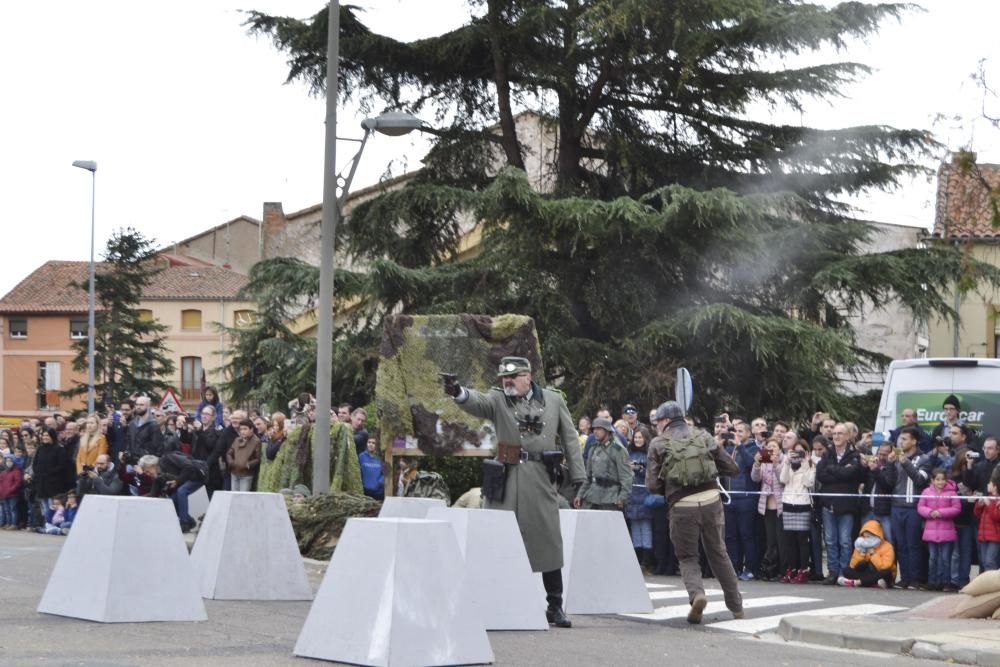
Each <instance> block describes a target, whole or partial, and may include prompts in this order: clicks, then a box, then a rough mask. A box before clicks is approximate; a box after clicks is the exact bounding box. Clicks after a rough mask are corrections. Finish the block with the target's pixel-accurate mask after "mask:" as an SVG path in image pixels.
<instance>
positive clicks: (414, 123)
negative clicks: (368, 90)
mask: <svg viewBox="0 0 1000 667" xmlns="http://www.w3.org/2000/svg"><path fill="white" fill-rule="evenodd" d="M361 127H363V128H364V129H365V130H368V131H369V132H371V131H375V132H380V133H382V134H385V135H388V136H390V137H401V136H403V135H404V134H409V133H410V132H412V131H413V130H419V129H421V128H422V127H424V121H422V120H420V119H419V118H417V117H416V116H414V115H412V114H408V113H406V112H404V111H388V112H386V113H384V114H382V115H380V116H375V118H365V119H364V120H363V121H361Z"/></svg>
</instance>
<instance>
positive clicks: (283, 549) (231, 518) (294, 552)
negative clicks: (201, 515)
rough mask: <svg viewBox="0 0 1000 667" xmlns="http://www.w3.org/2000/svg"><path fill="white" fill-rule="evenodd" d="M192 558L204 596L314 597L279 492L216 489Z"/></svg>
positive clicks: (220, 598)
mask: <svg viewBox="0 0 1000 667" xmlns="http://www.w3.org/2000/svg"><path fill="white" fill-rule="evenodd" d="M191 564H192V565H193V566H194V570H195V574H196V576H197V577H198V584H199V586H200V590H201V595H202V597H206V598H210V599H215V600H312V598H313V592H312V586H310V585H309V579H308V578H307V577H306V568H305V565H304V564H303V563H302V557H301V556H300V555H299V547H298V544H297V543H296V541H295V531H294V530H293V529H292V522H291V519H289V518H288V510H287V509H286V507H285V501H284V499H283V498H282V497H281V494H280V493H250V492H238V491H216V492H215V493H214V494H213V495H212V504H211V506H209V508H208V513H207V514H206V515H205V521H204V523H202V525H201V529H200V530H199V531H198V539H197V540H195V543H194V549H192V550H191Z"/></svg>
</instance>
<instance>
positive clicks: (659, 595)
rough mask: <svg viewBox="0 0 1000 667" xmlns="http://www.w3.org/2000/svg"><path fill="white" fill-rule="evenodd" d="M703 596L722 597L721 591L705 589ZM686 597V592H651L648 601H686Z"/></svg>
mask: <svg viewBox="0 0 1000 667" xmlns="http://www.w3.org/2000/svg"><path fill="white" fill-rule="evenodd" d="M705 595H722V589H719V588H706V589H705ZM687 596H688V592H687V591H653V592H652V593H650V594H649V599H650V600H652V601H654V602H655V601H657V600H676V599H681V600H687Z"/></svg>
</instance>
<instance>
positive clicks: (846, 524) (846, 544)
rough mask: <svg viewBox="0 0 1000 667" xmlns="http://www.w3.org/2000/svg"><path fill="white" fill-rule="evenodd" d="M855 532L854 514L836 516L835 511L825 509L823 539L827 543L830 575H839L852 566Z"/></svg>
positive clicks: (827, 562)
mask: <svg viewBox="0 0 1000 667" xmlns="http://www.w3.org/2000/svg"><path fill="white" fill-rule="evenodd" d="M853 532H854V515H853V514H834V513H833V510H830V509H827V508H825V507H824V508H823V538H824V540H825V541H826V569H827V570H828V574H831V575H832V574H837V575H839V574H840V573H841V571H843V569H844V568H845V567H847V566H849V565H850V564H851V554H853V553H854V544H853V542H852V540H851V534H852V533H853Z"/></svg>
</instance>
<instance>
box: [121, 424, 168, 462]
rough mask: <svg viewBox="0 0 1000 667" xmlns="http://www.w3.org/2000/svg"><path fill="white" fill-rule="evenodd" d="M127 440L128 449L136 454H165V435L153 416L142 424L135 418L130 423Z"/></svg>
mask: <svg viewBox="0 0 1000 667" xmlns="http://www.w3.org/2000/svg"><path fill="white" fill-rule="evenodd" d="M127 441H128V450H129V451H130V452H132V454H134V455H135V456H145V455H146V454H152V455H153V456H163V436H162V434H161V433H160V427H159V426H157V424H156V420H155V419H153V418H152V417H149V418H148V419H146V421H145V422H143V423H142V425H141V426H140V425H139V422H138V420H135V419H133V420H132V421H131V422H130V423H129V425H128V438H127Z"/></svg>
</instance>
